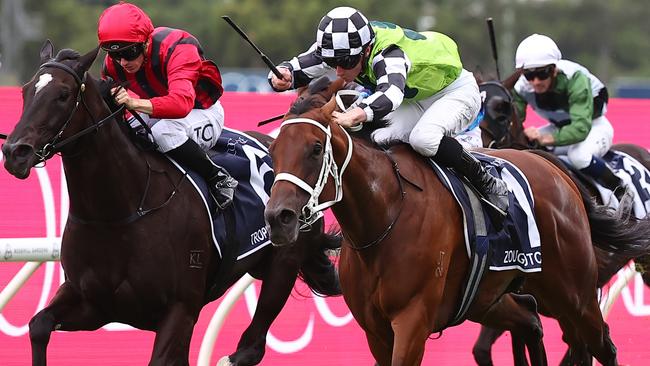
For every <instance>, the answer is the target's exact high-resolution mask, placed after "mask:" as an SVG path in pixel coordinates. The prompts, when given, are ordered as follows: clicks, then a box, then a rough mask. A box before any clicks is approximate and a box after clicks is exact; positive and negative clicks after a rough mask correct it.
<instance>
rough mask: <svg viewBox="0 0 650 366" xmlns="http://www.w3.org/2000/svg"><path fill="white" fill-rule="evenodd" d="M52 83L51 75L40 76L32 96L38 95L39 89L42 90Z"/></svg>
mask: <svg viewBox="0 0 650 366" xmlns="http://www.w3.org/2000/svg"><path fill="white" fill-rule="evenodd" d="M50 81H52V75H51V74H42V75H41V76H39V78H38V82H37V83H36V85H35V87H36V90H35V91H34V95H36V94H38V92H39V91H41V89H43V88H44V87H45V86H46V85H47V84H49V83H50Z"/></svg>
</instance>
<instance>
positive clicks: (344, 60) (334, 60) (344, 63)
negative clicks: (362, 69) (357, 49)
mask: <svg viewBox="0 0 650 366" xmlns="http://www.w3.org/2000/svg"><path fill="white" fill-rule="evenodd" d="M360 60H361V55H360V54H359V55H354V56H339V57H327V58H325V57H323V62H324V63H326V64H327V66H329V67H331V68H333V69H336V68H337V67H341V68H343V69H346V70H350V69H354V67H355V66H357V65H358V64H359V61H360Z"/></svg>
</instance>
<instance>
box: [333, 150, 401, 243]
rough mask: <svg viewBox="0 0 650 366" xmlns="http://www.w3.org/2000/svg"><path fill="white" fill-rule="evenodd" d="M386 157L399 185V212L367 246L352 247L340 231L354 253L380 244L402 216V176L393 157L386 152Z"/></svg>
mask: <svg viewBox="0 0 650 366" xmlns="http://www.w3.org/2000/svg"><path fill="white" fill-rule="evenodd" d="M386 156H387V157H388V159H389V160H390V161H391V163H392V164H393V171H394V172H395V175H396V176H397V183H398V184H399V191H400V194H401V197H400V198H401V200H400V201H401V202H400V205H399V211H397V215H395V217H393V220H392V221H391V223H390V224H389V225H388V226H387V227H386V229H385V230H384V232H383V233H381V234H380V235H379V236H378V237H377V239H375V240H373V241H371V242H369V243H368V244H364V245H354V244H352V243H353V241H352V239H351V238H350V237H349V236H348V235H345V232H343V231H341V234H342V235H343V236H345V237H346V238H348V240H349V241H350V245H349V247H350V248H351V249H354V250H356V251H361V250H364V249H368V248H370V247H372V246H374V245H376V244H379V243H381V242H382V241H383V240H384V239H385V238H386V237H387V236H388V234H389V233H390V231H391V230H393V226H395V223H397V220H398V219H399V217H400V216H401V215H402V209H403V208H404V197H405V196H406V191H405V190H404V183H403V182H402V180H403V179H402V174H401V173H400V171H399V166H398V165H397V162H396V161H395V159H393V157H392V156H391V155H390V153H388V152H386Z"/></svg>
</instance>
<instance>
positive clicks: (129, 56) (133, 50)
mask: <svg viewBox="0 0 650 366" xmlns="http://www.w3.org/2000/svg"><path fill="white" fill-rule="evenodd" d="M142 51H143V47H142V45H141V44H139V43H138V44H134V45H132V46H128V47H126V48H122V49H121V50H119V51H108V54H109V55H110V56H111V58H112V59H113V60H115V61H120V60H122V59H124V60H125V61H133V60H135V59H136V58H138V57H139V56H140V55H141V54H142Z"/></svg>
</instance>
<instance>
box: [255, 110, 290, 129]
mask: <svg viewBox="0 0 650 366" xmlns="http://www.w3.org/2000/svg"><path fill="white" fill-rule="evenodd" d="M282 117H284V113H282V114H278V115H277V116H274V117H271V118H267V119H265V120H264V121H261V122H258V123H257V127H260V126H264V125H265V124H267V123H271V122H273V121H277V120H279V119H282Z"/></svg>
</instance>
